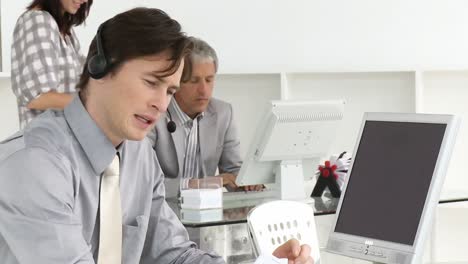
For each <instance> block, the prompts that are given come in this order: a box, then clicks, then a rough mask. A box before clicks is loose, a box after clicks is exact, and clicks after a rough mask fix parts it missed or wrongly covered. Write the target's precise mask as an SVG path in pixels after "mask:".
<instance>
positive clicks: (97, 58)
mask: <svg viewBox="0 0 468 264" xmlns="http://www.w3.org/2000/svg"><path fill="white" fill-rule="evenodd" d="M103 26H104V23H102V24H101V25H100V26H99V28H98V30H97V33H96V48H97V53H96V54H95V55H93V56H92V57H91V58H90V59H89V61H88V65H87V66H88V67H87V68H88V73H89V75H90V76H91V78H93V79H101V78H102V77H104V76H106V74H107V72H108V71H109V65H108V64H107V59H106V55H105V54H104V49H103V48H102V39H101V30H102V28H103Z"/></svg>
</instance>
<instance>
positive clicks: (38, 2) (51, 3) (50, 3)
mask: <svg viewBox="0 0 468 264" xmlns="http://www.w3.org/2000/svg"><path fill="white" fill-rule="evenodd" d="M92 4H93V0H88V1H87V2H85V3H83V4H82V5H81V6H80V9H78V11H77V12H76V13H75V14H74V15H72V14H69V13H67V12H65V14H62V3H61V2H60V0H33V1H32V2H31V4H30V5H29V6H28V7H27V10H31V9H34V8H38V9H40V10H44V11H47V12H49V13H50V15H51V16H52V17H53V18H54V19H55V21H56V22H57V25H58V27H59V30H60V33H62V35H64V36H70V35H71V32H70V30H71V28H72V27H73V26H78V25H81V24H82V23H83V22H84V21H85V20H86V17H88V14H89V9H90V8H91V5H92Z"/></svg>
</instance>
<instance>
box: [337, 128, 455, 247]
mask: <svg viewBox="0 0 468 264" xmlns="http://www.w3.org/2000/svg"><path fill="white" fill-rule="evenodd" d="M446 126H447V125H446V124H433V123H408V122H386V121H366V123H365V126H364V129H363V132H362V136H361V140H360V142H359V146H358V149H357V151H356V152H355V157H354V159H355V161H354V165H353V168H352V171H351V174H350V176H349V177H350V179H349V181H348V186H347V188H346V193H344V195H345V196H344V200H343V203H342V205H341V209H340V213H339V216H338V220H337V223H336V226H335V232H339V233H344V234H350V235H356V236H362V237H368V238H373V239H380V240H384V241H391V242H396V243H401V244H406V245H413V243H414V239H415V236H416V232H417V230H418V225H419V221H420V218H421V214H422V210H423V208H424V203H425V200H426V196H427V193H428V190H429V186H430V183H431V179H432V175H433V172H434V168H435V165H436V161H437V157H438V155H439V151H440V147H441V144H442V139H443V137H444V133H445V129H446Z"/></svg>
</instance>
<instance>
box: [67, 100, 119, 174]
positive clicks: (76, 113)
mask: <svg viewBox="0 0 468 264" xmlns="http://www.w3.org/2000/svg"><path fill="white" fill-rule="evenodd" d="M64 115H65V119H66V120H67V123H68V125H69V126H70V128H71V130H72V132H73V134H74V135H75V137H76V139H77V140H78V142H79V143H80V145H81V147H82V148H83V150H84V152H85V154H86V156H87V157H88V160H89V162H90V163H91V165H92V167H93V169H94V171H95V172H96V174H97V175H101V174H102V173H103V172H104V170H105V169H106V168H107V167H108V166H109V164H111V162H112V160H113V159H114V157H115V155H116V153H117V151H118V152H120V153H122V150H123V148H124V146H125V141H124V142H123V143H122V144H120V146H119V147H118V149H117V150H116V149H115V147H114V145H112V142H111V141H110V140H109V139H108V138H107V136H106V135H105V134H104V132H103V131H102V130H101V129H100V128H99V127H98V126H97V124H96V122H94V120H93V119H92V118H91V116H90V115H89V113H88V111H87V110H86V109H85V107H84V105H83V103H82V102H81V100H80V97H79V96H78V95H76V96H75V97H74V98H73V100H72V102H71V103H70V104H69V105H68V106H67V107H66V108H65V109H64ZM120 158H121V159H122V155H120Z"/></svg>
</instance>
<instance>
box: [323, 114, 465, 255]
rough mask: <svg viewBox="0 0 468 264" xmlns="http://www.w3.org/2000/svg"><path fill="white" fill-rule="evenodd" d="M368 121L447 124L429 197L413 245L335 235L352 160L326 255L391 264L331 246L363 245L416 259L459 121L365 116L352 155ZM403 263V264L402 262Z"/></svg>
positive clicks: (419, 116) (449, 117)
mask: <svg viewBox="0 0 468 264" xmlns="http://www.w3.org/2000/svg"><path fill="white" fill-rule="evenodd" d="M367 121H388V122H413V123H436V124H437V123H438V124H446V125H447V126H446V130H445V133H444V137H443V140H442V144H441V147H440V151H439V155H438V157H437V161H436V164H435V168H434V173H433V176H432V179H431V183H430V186H429V189H428V195H427V197H426V200H425V203H424V208H423V211H422V213H421V219H420V222H419V225H418V230H417V232H416V235H415V239H414V243H413V245H406V244H400V243H395V242H389V241H383V240H379V239H374V238H369V237H361V236H355V235H350V234H343V233H338V232H335V231H334V230H335V228H336V224H337V221H338V217H339V215H340V211H341V206H342V203H343V200H344V198H345V197H346V191H347V187H348V182H349V175H350V174H351V172H352V169H353V166H354V159H353V160H352V162H351V165H350V168H349V170H348V175H347V177H346V180H345V184H344V188H343V191H342V196H341V198H340V200H339V203H338V207H337V211H336V215H335V219H334V223H333V225H332V228H331V233H330V236H329V241H328V243H327V251H330V252H333V253H338V254H342V255H347V256H351V257H357V258H362V259H366V260H371V261H372V260H373V261H376V260H378V261H379V262H381V263H390V262H387V261H389V260H388V259H381V258H378V257H377V258H376V257H373V256H368V255H362V254H361V253H355V252H350V251H349V249H345V250H343V252H336V251H335V250H333V249H332V248H333V246H331V243H347V242H350V243H349V244H362V245H372V246H373V247H374V248H384V249H385V248H386V249H390V250H391V251H393V252H397V253H403V254H405V253H406V254H407V255H409V256H412V258H417V257H420V256H416V255H417V254H418V253H420V252H421V251H422V249H423V246H424V243H423V242H424V240H425V236H426V234H427V232H428V231H429V228H430V226H431V225H432V218H433V215H434V210H435V209H436V205H437V203H438V200H439V196H440V192H441V189H442V186H443V182H444V179H445V174H446V171H447V167H448V163H449V160H450V155H451V153H452V149H453V146H454V142H455V139H456V133H457V131H458V127H459V119H458V118H457V117H455V116H453V115H435V114H403V113H365V114H364V117H363V122H362V124H361V128H360V130H359V134H358V135H359V136H358V138H357V140H356V144H355V148H354V151H357V148H358V147H359V144H360V142H361V137H362V132H363V130H364V127H365V124H366V122H367ZM405 263H406V262H405Z"/></svg>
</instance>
